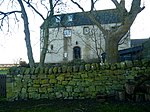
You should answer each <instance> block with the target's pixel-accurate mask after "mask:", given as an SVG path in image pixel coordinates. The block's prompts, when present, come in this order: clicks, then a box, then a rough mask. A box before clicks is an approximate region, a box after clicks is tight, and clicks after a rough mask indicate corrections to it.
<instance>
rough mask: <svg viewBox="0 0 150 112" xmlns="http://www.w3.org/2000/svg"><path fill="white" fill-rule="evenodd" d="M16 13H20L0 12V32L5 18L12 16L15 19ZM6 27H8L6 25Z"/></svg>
mask: <svg viewBox="0 0 150 112" xmlns="http://www.w3.org/2000/svg"><path fill="white" fill-rule="evenodd" d="M16 13H21V11H10V12H3V11H0V16H2V17H1V18H0V21H1V24H0V29H1V30H2V28H1V26H3V22H4V20H5V18H7V19H9V18H8V16H9V15H11V14H14V15H15V17H16ZM16 20H18V19H17V17H16ZM8 26H9V25H8Z"/></svg>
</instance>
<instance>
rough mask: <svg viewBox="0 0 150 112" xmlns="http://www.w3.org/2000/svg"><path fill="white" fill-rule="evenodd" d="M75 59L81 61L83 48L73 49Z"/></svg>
mask: <svg viewBox="0 0 150 112" xmlns="http://www.w3.org/2000/svg"><path fill="white" fill-rule="evenodd" d="M73 58H74V59H80V58H81V48H80V47H78V46H77V47H74V48H73Z"/></svg>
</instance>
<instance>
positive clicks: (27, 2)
mask: <svg viewBox="0 0 150 112" xmlns="http://www.w3.org/2000/svg"><path fill="white" fill-rule="evenodd" d="M23 1H24V2H26V4H28V5H29V6H30V7H31V8H32V9H33V10H34V11H35V12H36V13H37V14H38V15H39V16H40V17H41V18H42V19H43V20H45V18H44V16H43V15H42V14H41V13H40V12H39V11H38V10H37V9H35V8H34V7H33V5H31V3H30V2H29V0H28V1H26V0H23Z"/></svg>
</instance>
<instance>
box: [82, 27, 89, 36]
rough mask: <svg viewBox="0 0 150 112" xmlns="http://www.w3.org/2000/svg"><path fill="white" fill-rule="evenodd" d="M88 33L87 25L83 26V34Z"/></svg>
mask: <svg viewBox="0 0 150 112" xmlns="http://www.w3.org/2000/svg"><path fill="white" fill-rule="evenodd" d="M89 33H90V28H89V27H88V26H86V27H83V34H84V35H88V34H89Z"/></svg>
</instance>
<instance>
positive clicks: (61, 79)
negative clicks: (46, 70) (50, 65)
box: [56, 74, 65, 81]
mask: <svg viewBox="0 0 150 112" xmlns="http://www.w3.org/2000/svg"><path fill="white" fill-rule="evenodd" d="M56 79H57V80H59V81H63V80H64V79H65V76H64V74H60V75H59V76H57V78H56Z"/></svg>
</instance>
